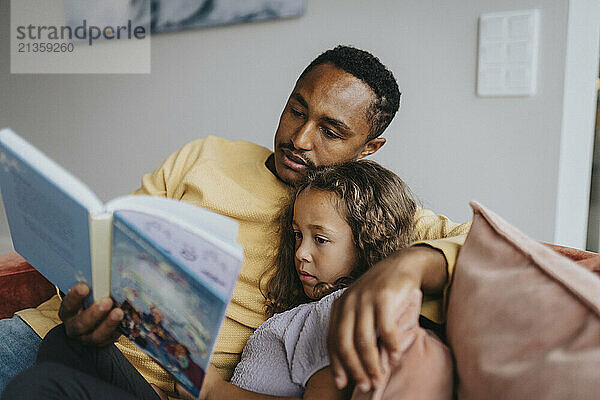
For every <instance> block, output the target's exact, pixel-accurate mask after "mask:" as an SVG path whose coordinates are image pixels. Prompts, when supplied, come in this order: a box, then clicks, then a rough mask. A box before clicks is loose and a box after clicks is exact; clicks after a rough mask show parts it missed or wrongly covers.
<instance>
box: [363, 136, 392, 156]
mask: <svg viewBox="0 0 600 400" xmlns="http://www.w3.org/2000/svg"><path fill="white" fill-rule="evenodd" d="M384 144H385V139H384V138H382V137H378V138H375V139H371V140H369V141H368V142H367V143H365V146H364V147H363V149H362V150H361V152H360V155H359V156H358V159H359V160H360V159H361V158H365V157H366V156H370V155H371V154H373V153H375V152H376V151H377V150H379V149H380V148H381V147H382V146H383V145H384Z"/></svg>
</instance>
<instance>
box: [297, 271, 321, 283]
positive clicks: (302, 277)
mask: <svg viewBox="0 0 600 400" xmlns="http://www.w3.org/2000/svg"><path fill="white" fill-rule="evenodd" d="M298 278H300V280H301V281H302V282H310V281H313V280H316V279H317V278H316V277H315V276H314V275H311V274H309V273H306V272H304V271H298Z"/></svg>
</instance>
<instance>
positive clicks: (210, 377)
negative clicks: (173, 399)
mask: <svg viewBox="0 0 600 400" xmlns="http://www.w3.org/2000/svg"><path fill="white" fill-rule="evenodd" d="M224 382H225V380H223V378H221V375H219V372H218V371H217V369H216V368H215V367H214V366H213V365H212V364H208V369H207V370H206V374H205V375H204V381H203V382H202V390H201V391H200V396H198V399H196V398H195V397H194V396H192V395H191V394H190V393H189V392H188V391H187V390H185V388H184V387H183V386H181V385H180V384H177V385H175V389H176V391H177V394H178V395H179V397H180V398H182V399H184V400H209V399H214V398H216V397H215V394H216V393H218V392H219V391H218V386H219V385H220V384H222V383H224ZM153 387H154V386H153ZM156 389H157V388H155V389H154V390H156ZM159 396H160V393H159ZM161 400H165V399H163V398H162V397H161Z"/></svg>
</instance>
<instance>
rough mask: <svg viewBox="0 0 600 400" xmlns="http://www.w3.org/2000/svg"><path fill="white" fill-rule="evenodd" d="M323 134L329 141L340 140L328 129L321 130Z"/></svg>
mask: <svg viewBox="0 0 600 400" xmlns="http://www.w3.org/2000/svg"><path fill="white" fill-rule="evenodd" d="M322 130H323V134H324V135H325V136H327V137H328V138H330V139H341V137H340V136H339V135H338V134H337V133H335V132H334V131H332V130H331V129H329V128H325V127H324V128H322Z"/></svg>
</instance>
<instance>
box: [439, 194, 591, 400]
mask: <svg viewBox="0 0 600 400" xmlns="http://www.w3.org/2000/svg"><path fill="white" fill-rule="evenodd" d="M471 207H472V208H473V211H474V217H473V225H472V227H471V231H470V233H469V235H468V236H467V239H466V241H465V244H464V246H463V247H462V249H461V252H460V254H459V257H458V260H457V263H456V269H455V272H454V281H453V283H452V286H451V290H450V298H449V302H448V314H447V315H448V317H447V323H448V325H447V335H448V342H449V344H450V347H451V348H452V350H453V353H454V356H455V360H456V370H457V375H458V398H459V399H465V400H470V399H546V400H552V399H596V398H597V397H598V393H599V392H600V278H599V277H598V276H597V275H595V274H594V273H592V272H590V271H589V270H588V269H586V268H582V266H580V265H578V264H576V263H575V262H573V261H571V260H569V259H568V258H565V257H563V256H561V255H559V254H557V252H556V250H560V249H551V248H549V247H548V246H545V245H543V244H540V243H538V242H536V241H534V240H532V239H530V238H528V237H527V236H525V235H524V234H523V233H521V232H519V231H518V230H517V229H515V228H513V227H512V226H511V225H509V224H508V223H506V222H505V221H504V220H502V219H501V218H500V217H498V216H497V215H495V214H494V213H492V212H491V211H489V210H487V209H486V208H484V207H483V206H481V205H479V204H477V203H471ZM587 258H592V259H596V258H595V257H587ZM596 261H597V259H596ZM586 265H587V264H586ZM588 267H589V268H593V266H589V265H588Z"/></svg>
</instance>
